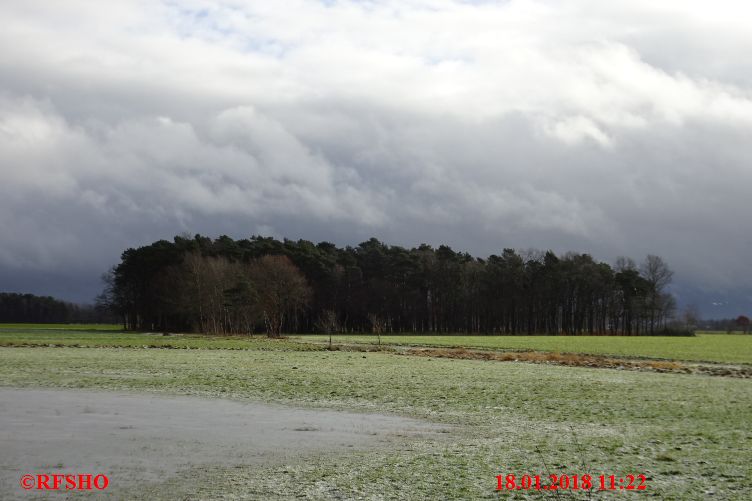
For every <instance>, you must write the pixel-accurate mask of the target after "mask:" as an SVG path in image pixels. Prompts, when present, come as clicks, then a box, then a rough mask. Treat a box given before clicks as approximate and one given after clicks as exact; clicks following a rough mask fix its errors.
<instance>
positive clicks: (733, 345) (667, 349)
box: [300, 334, 752, 364]
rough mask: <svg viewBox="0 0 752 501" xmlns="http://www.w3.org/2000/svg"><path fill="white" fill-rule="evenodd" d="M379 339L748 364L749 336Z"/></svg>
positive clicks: (371, 338) (349, 338) (363, 338)
mask: <svg viewBox="0 0 752 501" xmlns="http://www.w3.org/2000/svg"><path fill="white" fill-rule="evenodd" d="M300 339H303V340H308V341H318V342H325V341H328V339H329V338H328V336H300ZM334 340H335V342H337V343H368V344H375V343H376V342H377V338H376V336H375V335H336V336H334ZM381 343H382V344H389V345H401V346H445V347H464V348H481V349H493V350H538V351H549V352H560V353H583V354H589V355H612V356H620V357H644V358H657V359H668V360H685V361H698V362H701V361H702V362H719V363H739V364H752V336H743V335H733V334H698V335H697V336H695V337H625V336H400V335H397V336H383V335H382V336H381Z"/></svg>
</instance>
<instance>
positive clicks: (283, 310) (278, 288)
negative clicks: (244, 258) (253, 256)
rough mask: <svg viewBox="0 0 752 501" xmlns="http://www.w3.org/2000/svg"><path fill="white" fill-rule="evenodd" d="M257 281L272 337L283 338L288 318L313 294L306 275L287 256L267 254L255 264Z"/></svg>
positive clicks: (260, 300)
mask: <svg viewBox="0 0 752 501" xmlns="http://www.w3.org/2000/svg"><path fill="white" fill-rule="evenodd" d="M250 276H251V280H252V281H253V283H254V285H255V288H256V292H257V297H258V301H259V307H260V310H261V312H262V314H263V316H264V324H265V326H266V332H267V334H268V335H269V337H279V336H281V334H282V327H283V325H284V322H285V318H288V317H289V316H294V315H296V314H297V313H298V312H299V311H300V310H301V309H302V308H303V307H304V306H305V305H306V304H308V301H309V299H310V297H311V294H312V292H311V288H310V287H309V286H308V283H307V282H306V279H305V277H304V276H303V274H302V273H301V272H300V270H298V268H297V267H296V266H295V265H294V264H293V263H292V261H290V259H289V258H288V257H287V256H264V257H262V258H260V259H257V260H256V261H255V262H253V263H252V264H251V267H250Z"/></svg>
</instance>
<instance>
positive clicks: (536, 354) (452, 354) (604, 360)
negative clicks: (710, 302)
mask: <svg viewBox="0 0 752 501" xmlns="http://www.w3.org/2000/svg"><path fill="white" fill-rule="evenodd" d="M398 353H399V354H401V355H411V356H419V357H435V358H454V359H462V360H489V361H496V362H530V363H537V364H553V365H566V366H570V367H593V368H601V369H621V370H639V371H651V372H671V373H681V374H704V375H708V376H725V377H736V378H752V367H748V366H738V365H722V364H698V363H691V362H678V361H664V360H640V359H629V358H614V357H604V356H598V355H582V354H577V353H556V352H541V351H489V350H468V349H466V348H407V349H405V350H401V351H399V352H398Z"/></svg>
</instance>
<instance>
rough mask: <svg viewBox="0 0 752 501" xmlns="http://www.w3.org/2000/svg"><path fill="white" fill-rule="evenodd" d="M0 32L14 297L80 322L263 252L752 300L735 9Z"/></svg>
mask: <svg viewBox="0 0 752 501" xmlns="http://www.w3.org/2000/svg"><path fill="white" fill-rule="evenodd" d="M0 16H1V18H2V19H3V21H2V23H3V30H0V233H1V234H2V235H3V238H2V239H0V280H3V281H5V283H6V288H8V287H11V288H23V285H24V280H27V281H32V282H33V280H38V281H40V283H42V282H43V281H44V280H45V279H44V277H50V276H55V277H66V276H68V277H70V280H74V277H76V278H75V280H78V281H80V282H81V285H80V287H77V288H76V287H73V286H72V285H71V286H70V288H69V289H68V290H67V292H66V286H65V285H64V284H65V281H66V280H65V279H64V278H63V279H55V280H53V282H55V283H56V284H58V286H57V288H56V289H55V290H56V291H58V290H60V291H62V293H60V292H58V294H60V295H63V296H65V295H66V294H67V296H68V297H70V298H73V299H82V298H84V297H90V296H92V295H93V294H94V293H95V292H96V291H95V289H96V287H95V285H96V280H97V278H96V277H97V276H98V274H99V273H100V272H101V271H103V270H104V269H106V268H107V267H108V266H109V265H111V264H113V263H114V262H116V261H117V258H118V255H119V252H120V251H121V250H122V249H123V248H125V247H128V246H133V245H138V244H142V243H146V242H149V241H152V240H154V239H157V238H170V237H171V236H172V235H174V234H176V233H180V232H190V233H193V232H203V233H207V234H209V235H214V236H216V235H219V234H221V233H227V234H231V235H233V236H236V237H239V236H248V235H250V234H253V233H259V232H260V233H265V234H272V235H278V236H289V237H292V238H297V237H303V238H309V239H312V240H320V239H330V240H334V241H337V242H338V243H357V242H358V241H359V240H360V239H362V238H366V237H368V236H371V235H375V236H377V237H380V238H382V239H385V240H386V241H388V242H390V243H395V244H401V245H415V244H418V243H420V242H423V241H425V242H429V243H434V244H436V243H444V242H448V243H450V244H452V245H453V246H454V247H456V248H459V249H463V250H468V251H470V252H473V253H476V254H480V255H484V254H488V253H491V252H498V251H499V250H500V249H501V248H502V247H518V248H520V247H540V248H553V249H554V250H557V251H566V250H578V251H584V252H592V253H593V254H594V255H596V256H597V257H599V258H601V259H605V260H609V261H610V260H613V259H614V258H615V257H616V256H618V255H630V256H633V257H635V258H637V259H640V258H641V257H642V256H643V255H644V254H646V253H648V252H650V253H656V254H660V255H662V256H664V257H665V258H666V259H667V260H668V262H669V263H670V264H671V265H672V266H673V267H674V268H675V270H676V272H677V273H676V275H677V279H678V281H679V286H680V287H679V288H677V291H681V290H682V287H683V288H684V289H685V290H687V291H689V290H690V289H695V290H704V291H706V292H707V293H715V292H718V293H721V292H723V291H726V292H727V293H728V292H729V291H736V292H737V293H738V292H740V291H742V292H743V291H745V290H750V287H749V285H750V284H749V281H748V280H749V277H750V276H752V261H750V260H749V259H747V255H746V253H747V251H748V250H749V249H750V244H752V241H751V240H752V236H751V235H752V219H750V218H749V215H748V214H749V209H748V207H749V187H750V186H752V146H750V145H752V141H751V140H752V63H750V62H749V58H748V57H747V54H749V53H750V51H751V50H752V35H751V34H750V32H749V30H748V26H747V25H746V23H745V20H747V19H749V18H750V16H752V7H750V6H748V5H747V4H746V3H744V2H736V1H728V0H727V1H719V2H715V3H713V5H712V8H711V6H709V4H708V3H707V2H700V1H678V0H668V1H665V2H660V3H659V4H658V5H656V3H655V2H648V1H647V0H632V1H629V2H627V1H623V2H622V1H613V2H599V1H595V0H573V1H568V2H558V1H548V0H537V1H532V0H521V1H514V0H512V1H506V2H501V1H499V2H493V1H475V2H471V1H450V0H435V1H428V0H407V1H405V0H402V1H383V2H380V1H351V2H347V1H328V2H316V1H302V0H289V1H285V2H240V1H229V0H228V1H202V0H190V1H180V2H177V1H163V2H152V1H112V2H108V3H107V7H106V8H103V7H101V6H99V7H97V6H94V4H91V3H90V2H84V1H72V2H53V3H50V2H44V1H33V0H23V1H20V0H19V1H15V0H8V1H5V2H3V3H2V6H0ZM30 277H36V279H32V278H30ZM81 277H91V278H81ZM32 282H29V283H32ZM46 282H49V279H46ZM46 282H45V283H46ZM72 283H73V282H71V284H72ZM40 287H41V286H40ZM708 297H709V296H708ZM745 301H746V303H744V304H749V305H752V301H750V300H749V298H748V297H747V298H746V299H745Z"/></svg>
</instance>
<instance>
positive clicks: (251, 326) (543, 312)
mask: <svg viewBox="0 0 752 501" xmlns="http://www.w3.org/2000/svg"><path fill="white" fill-rule="evenodd" d="M672 275H673V273H672V271H671V270H670V269H669V267H668V266H667V264H666V263H665V261H664V260H663V259H661V258H660V257H658V256H654V255H649V256H647V257H646V258H645V260H644V262H642V264H641V265H640V266H638V265H637V264H636V263H635V262H634V261H632V260H631V259H628V258H619V259H618V260H617V262H616V263H615V265H614V266H611V265H609V264H606V263H603V262H597V261H596V260H594V259H593V258H592V257H591V256H590V255H588V254H576V253H567V254H564V255H561V256H557V255H556V254H555V253H554V252H552V251H546V252H543V251H534V250H531V251H525V252H518V251H515V250H513V249H504V250H503V251H502V252H501V253H500V254H499V255H492V256H489V257H488V258H486V259H481V258H477V257H473V256H471V255H470V254H468V253H465V252H456V251H454V250H452V249H451V248H450V247H448V246H445V245H442V246H439V247H438V248H433V247H431V246H429V245H426V244H423V245H420V246H418V247H415V248H411V249H407V248H403V247H400V246H389V245H386V244H384V243H382V242H380V241H378V240H377V239H375V238H372V239H370V240H368V241H366V242H363V243H361V244H359V245H357V246H355V247H351V246H347V247H338V246H336V245H334V244H332V243H329V242H321V243H318V244H314V243H312V242H309V241H306V240H298V241H293V240H287V239H285V240H282V241H280V240H277V239H274V238H269V237H261V236H254V237H251V238H249V239H241V240H233V239H232V238H230V237H227V236H221V237H219V238H217V239H214V240H213V239H210V238H208V237H204V236H201V235H196V236H195V237H192V238H191V237H187V236H178V237H175V239H174V240H173V241H172V242H170V241H166V240H160V241H158V242H154V243H153V244H151V245H147V246H144V247H140V248H137V249H134V248H132V249H128V250H126V251H125V252H123V254H122V258H121V261H120V263H119V264H117V265H116V266H114V267H113V268H112V269H111V270H110V272H109V273H107V274H106V275H105V276H104V279H105V283H106V288H105V291H104V292H103V294H102V295H101V296H100V297H99V298H98V304H100V305H101V306H103V307H106V308H108V309H110V311H113V312H115V313H117V314H118V315H119V317H120V318H121V319H122V322H123V325H124V327H125V328H127V329H134V330H151V331H195V332H204V333H216V334H224V333H252V332H257V331H260V330H265V331H266V332H267V333H268V334H270V335H272V336H278V335H280V334H281V333H282V332H299V333H311V332H413V333H452V332H464V333H479V334H480V333H489V334H490V333H496V334H502V333H503V334H567V335H577V334H592V335H595V334H619V335H646V334H666V333H669V330H668V327H669V323H668V321H669V320H670V319H671V317H672V315H673V313H674V310H675V301H674V299H673V297H672V296H671V295H670V294H669V293H667V292H666V287H667V286H668V284H669V283H670V281H671V278H672Z"/></svg>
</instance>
